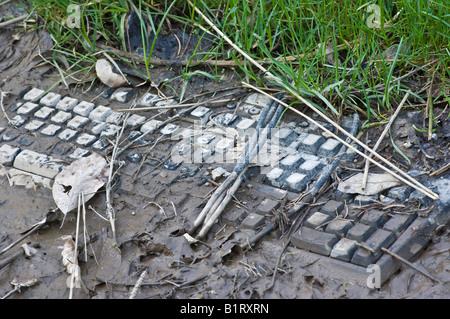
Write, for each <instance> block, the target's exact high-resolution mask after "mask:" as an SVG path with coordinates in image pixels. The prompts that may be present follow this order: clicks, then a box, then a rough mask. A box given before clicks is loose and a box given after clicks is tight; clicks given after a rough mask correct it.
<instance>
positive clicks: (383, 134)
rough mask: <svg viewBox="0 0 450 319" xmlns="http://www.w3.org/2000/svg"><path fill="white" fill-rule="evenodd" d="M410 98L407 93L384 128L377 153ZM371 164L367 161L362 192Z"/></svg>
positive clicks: (375, 148)
mask: <svg viewBox="0 0 450 319" xmlns="http://www.w3.org/2000/svg"><path fill="white" fill-rule="evenodd" d="M408 96H409V92H406V95H405V96H404V97H403V100H402V101H401V102H400V104H399V105H398V107H397V110H395V113H394V114H393V115H392V116H391V118H390V120H389V122H388V123H387V124H386V127H385V128H384V131H383V132H382V133H381V135H380V137H379V138H378V141H377V143H376V144H375V146H374V147H373V148H372V149H373V150H374V151H376V150H377V148H378V146H380V144H381V142H382V141H383V138H384V136H385V135H386V133H387V132H388V131H389V129H390V128H391V125H392V123H394V120H395V119H396V118H397V115H398V113H400V110H401V108H402V107H403V104H405V102H406V99H407V98H408ZM369 157H370V158H372V154H369ZM369 164H370V162H369V161H368V160H367V159H366V166H365V167H364V175H363V180H362V185H361V189H362V190H364V189H365V188H366V184H367V177H368V175H369Z"/></svg>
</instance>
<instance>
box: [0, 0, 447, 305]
mask: <svg viewBox="0 0 450 319" xmlns="http://www.w3.org/2000/svg"><path fill="white" fill-rule="evenodd" d="M2 9H4V6H3V8H2ZM5 14H6V13H5ZM30 43H31V44H32V45H30ZM0 46H1V52H0V68H1V74H2V75H1V80H2V82H1V84H0V86H1V89H2V90H3V91H4V92H10V93H9V96H7V97H6V99H5V101H4V103H5V104H7V103H8V101H10V100H12V99H14V97H15V96H17V95H18V94H19V93H20V92H21V91H23V89H24V88H26V87H31V86H37V87H40V88H48V87H50V86H51V85H53V84H54V83H55V80H56V79H58V74H57V72H55V70H52V68H51V67H49V66H48V65H44V66H39V65H38V63H40V62H42V60H41V59H39V57H38V56H37V53H38V52H39V50H41V52H42V51H45V50H47V49H50V48H51V41H50V40H49V38H48V35H47V34H45V33H44V32H39V33H36V32H34V31H29V32H19V33H15V32H14V30H13V29H12V28H8V29H7V30H2V33H0ZM155 72H157V71H155ZM55 90H56V91H60V92H64V91H65V90H67V89H66V88H65V87H64V86H63V85H62V84H61V85H59V86H57V87H55ZM66 92H67V91H66ZM78 92H79V91H78ZM70 93H71V94H74V93H73V92H70ZM80 94H81V93H80ZM447 113H448V111H447ZM447 113H446V114H447ZM410 114H412V115H410V116H414V113H410ZM416 115H417V114H416ZM447 115H448V114H447ZM1 116H2V119H1V121H0V124H2V125H6V121H5V119H4V118H3V114H2V115H1ZM407 116H408V115H405V117H401V118H400V121H398V122H397V126H396V127H395V126H394V128H393V131H394V133H397V134H398V136H396V137H395V140H396V141H401V140H402V138H403V139H404V141H403V143H402V144H401V145H398V146H399V147H404V151H405V153H407V154H408V155H409V157H410V158H411V159H412V160H413V161H415V162H416V163H417V164H416V169H419V170H427V171H434V170H436V169H437V168H439V167H442V166H443V164H445V163H448V160H449V155H448V147H449V145H448V144H445V143H448V141H449V140H448V122H447V124H446V126H443V128H442V130H441V131H439V132H438V133H437V134H438V137H437V138H436V139H435V140H433V141H434V142H430V144H429V145H422V147H423V148H424V150H425V152H426V154H427V156H425V154H424V153H423V152H420V151H418V149H417V148H408V145H409V144H408V142H411V141H410V140H411V139H415V138H416V137H415V133H414V132H410V131H402V129H401V127H402V123H403V122H402V121H407V120H408V118H407ZM445 116H446V115H442V118H445ZM415 121H416V122H417V123H418V125H419V122H420V115H417V117H416V119H415ZM377 134H379V133H377ZM376 136H377V135H374V138H373V141H372V143H371V144H372V145H373V143H374V142H375V141H376ZM414 141H415V140H414ZM414 141H413V142H414ZM440 143H443V144H440ZM416 145H417V144H416ZM164 147H166V146H164V145H163V146H162V147H161V148H160V149H159V150H158V149H156V150H155V152H158V151H160V152H162V151H163V150H164ZM445 148H447V153H445V152H444V153H445V154H443V151H442V150H445ZM384 152H386V153H389V152H391V150H390V149H389V148H387V149H385V150H384ZM408 152H409V153H408ZM431 157H434V159H432V158H431ZM399 160H400V162H401V159H400V158H399ZM413 167H414V165H413ZM206 168H207V167H204V168H203V170H205V169H206ZM136 169H138V165H135V166H133V165H131V164H130V165H129V166H127V168H126V169H123V170H122V171H121V173H120V176H119V177H118V184H116V186H115V187H114V188H113V189H112V200H113V207H114V210H115V213H116V221H115V225H116V241H114V239H113V237H112V233H111V229H110V224H109V222H108V221H105V220H104V219H102V218H101V217H100V216H99V215H98V214H97V213H96V212H98V213H99V214H101V215H104V212H105V210H106V204H105V191H104V189H103V188H102V189H100V191H99V192H98V194H97V195H96V196H95V197H94V198H93V199H92V200H90V201H89V202H88V203H87V205H86V208H87V210H86V222H85V224H84V223H83V220H82V221H81V226H80V227H81V229H85V230H86V232H87V234H86V237H84V236H83V235H80V236H79V259H80V261H79V265H80V268H81V277H82V280H83V283H84V286H83V288H80V289H75V291H74V294H73V297H74V298H77V299H88V298H98V299H103V298H112V299H123V298H129V296H130V294H131V292H132V290H133V288H134V286H135V285H136V282H137V280H138V279H139V277H140V276H141V274H142V272H143V271H146V275H145V276H144V277H143V282H142V283H141V286H140V288H139V289H138V291H137V294H136V298H205V299H210V298H211V299H214V298H243V299H248V298H276V299H292V298H298V299H300V298H375V299H376V298H448V297H450V290H449V286H448V283H447V284H446V283H445V282H448V279H449V271H450V259H449V252H448V247H449V246H450V238H449V232H448V230H447V229H444V230H443V231H442V233H441V235H440V236H439V237H436V238H433V239H432V241H431V243H430V245H429V246H428V248H427V249H426V250H425V251H424V252H423V254H421V255H420V257H419V258H418V259H417V260H415V261H414V264H415V265H418V266H420V267H423V268H424V269H426V270H427V271H428V272H429V273H430V274H432V275H433V276H435V277H437V278H439V279H440V280H441V281H442V282H444V283H435V282H433V281H431V280H430V279H429V278H427V277H425V276H423V275H422V274H420V273H419V272H417V271H416V270H414V269H411V268H409V267H407V266H402V267H401V269H400V271H399V272H398V273H396V274H395V275H394V276H392V277H391V279H390V280H389V281H388V282H387V283H385V284H384V285H383V286H382V287H381V289H378V290H371V289H368V288H367V287H364V286H361V285H357V284H355V283H354V282H352V281H351V280H350V281H345V282H344V281H339V280H334V279H331V278H321V277H316V276H314V274H313V273H312V272H311V271H310V267H311V266H312V265H311V263H310V262H309V261H305V260H302V258H300V257H299V254H297V252H298V250H296V249H294V248H292V247H289V248H288V249H287V251H286V254H285V255H284V258H283V259H282V261H281V263H280V266H279V270H278V273H277V279H276V281H275V284H274V286H273V287H271V288H269V286H270V283H271V281H272V275H273V269H274V267H275V265H276V263H277V259H278V256H279V254H280V252H281V250H282V248H283V245H284V242H283V240H282V239H280V238H279V232H276V231H275V232H273V233H271V234H269V235H268V236H266V237H265V238H264V239H263V240H261V241H260V243H259V244H258V245H256V246H255V247H254V248H253V250H247V251H245V252H240V251H234V250H233V251H232V252H230V250H231V249H232V248H233V247H234V246H235V244H236V243H237V242H242V240H245V238H246V236H249V234H247V233H246V231H245V230H239V231H237V228H236V227H235V225H233V224H231V223H227V222H225V221H224V220H221V221H220V222H219V223H218V224H217V225H215V226H214V227H213V228H212V230H211V231H210V233H209V235H208V237H207V238H206V239H205V240H204V242H203V243H197V244H193V245H189V244H188V243H187V241H186V240H185V238H184V237H182V236H181V235H182V234H184V233H185V232H186V230H187V229H189V228H190V227H191V226H192V223H193V220H195V218H196V217H197V215H198V214H199V212H200V210H201V208H202V205H204V203H205V202H206V199H205V198H207V195H208V194H210V193H211V191H213V190H214V185H212V184H203V185H200V186H199V185H198V184H197V181H198V179H197V177H196V176H194V177H192V178H185V177H181V178H180V176H179V172H176V171H170V170H164V169H161V168H156V169H154V170H151V171H140V173H139V178H138V179H136V180H133V179H134V176H133V174H134V172H135V171H136ZM171 181H173V182H171ZM247 184H251V181H249V182H248V183H244V184H243V185H242V186H241V188H240V189H239V191H238V192H237V194H236V197H237V199H238V200H239V202H237V201H236V202H234V203H231V204H230V205H229V206H228V207H227V214H233V213H239V212H240V211H242V210H243V208H242V204H244V205H245V206H246V207H247V209H248V210H252V209H253V208H254V207H256V205H257V204H258V203H260V202H261V201H262V200H263V199H264V198H265V196H266V195H265V194H264V193H260V192H258V191H256V190H254V189H252V188H250V187H247ZM155 202H157V203H158V205H160V206H161V207H162V208H163V211H162V210H161V209H160V208H159V207H158V206H156V205H155V204H154V203H155ZM54 208H55V202H54V200H53V198H52V194H51V190H49V189H46V188H42V187H37V188H35V189H26V188H25V187H18V186H14V187H10V185H9V181H8V178H7V177H2V178H1V179H0V249H3V248H5V247H6V246H8V245H9V244H10V243H12V242H13V241H14V240H16V239H17V238H19V237H20V233H21V232H24V231H26V230H27V229H29V228H30V227H32V225H34V224H35V223H37V222H39V221H41V220H42V219H43V218H44V217H45V215H46V213H47V212H48V211H49V210H50V209H54ZM76 217H77V213H76V211H75V212H72V213H69V214H68V215H67V216H66V218H65V221H64V224H62V216H59V218H58V220H56V221H55V222H53V223H51V224H50V225H49V226H48V227H45V228H43V229H41V230H40V231H39V232H38V233H35V234H33V235H31V236H30V237H28V238H27V239H26V240H24V241H23V242H21V243H20V244H19V245H17V246H16V247H15V248H14V249H11V250H10V251H8V253H6V254H3V255H2V256H0V261H1V260H6V259H7V257H8V256H10V255H11V254H13V253H16V252H17V251H20V249H21V248H20V245H21V244H23V243H26V242H28V243H33V244H36V245H38V246H37V248H36V249H37V251H36V253H35V254H34V255H33V256H32V257H25V256H24V255H19V256H18V257H17V258H15V259H14V260H13V261H11V262H9V263H7V264H6V265H4V266H3V267H2V268H1V269H0V296H4V295H6V294H7V293H8V292H9V291H11V290H12V289H13V288H14V287H13V286H12V285H11V284H10V282H11V281H12V280H13V279H14V278H17V280H18V281H19V282H20V281H26V280H29V279H32V278H36V279H38V281H39V283H38V284H37V285H34V286H33V287H30V288H23V289H21V292H20V293H19V292H17V293H15V294H13V295H11V296H10V297H9V298H17V299H29V298H49V299H60V298H68V297H69V289H68V285H67V282H68V278H69V276H68V274H67V272H66V269H65V267H64V266H63V264H62V257H61V251H62V246H63V244H64V240H63V239H62V237H63V236H67V235H71V236H74V235H75V230H76V221H77V218H76ZM84 225H85V227H84ZM85 238H87V241H88V243H87V244H86V245H85ZM85 249H86V250H85Z"/></svg>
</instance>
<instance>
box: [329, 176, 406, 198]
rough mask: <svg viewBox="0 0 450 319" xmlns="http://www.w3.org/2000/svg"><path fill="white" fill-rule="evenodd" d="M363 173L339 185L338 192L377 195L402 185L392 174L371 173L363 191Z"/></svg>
mask: <svg viewBox="0 0 450 319" xmlns="http://www.w3.org/2000/svg"><path fill="white" fill-rule="evenodd" d="M363 176H364V174H363V173H358V174H356V175H354V176H352V177H350V178H349V179H347V180H345V181H343V182H341V183H339V185H338V190H339V191H341V192H343V193H350V194H362V195H375V194H378V193H380V192H382V191H384V190H385V189H389V188H391V187H395V186H399V185H401V182H400V181H399V180H398V179H397V178H395V177H394V176H392V175H391V174H375V173H369V175H368V177H367V183H366V187H365V189H364V190H363V189H362V187H361V186H362V180H363Z"/></svg>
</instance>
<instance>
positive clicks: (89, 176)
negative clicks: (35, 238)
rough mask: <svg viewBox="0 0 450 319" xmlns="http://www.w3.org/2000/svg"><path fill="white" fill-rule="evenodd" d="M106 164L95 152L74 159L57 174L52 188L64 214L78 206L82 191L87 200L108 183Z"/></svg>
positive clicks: (57, 203)
mask: <svg viewBox="0 0 450 319" xmlns="http://www.w3.org/2000/svg"><path fill="white" fill-rule="evenodd" d="M106 164H107V163H106V160H105V159H104V158H103V157H101V156H100V155H99V154H97V153H93V154H92V155H90V156H88V157H82V158H80V159H78V160H76V161H74V162H73V163H72V164H70V165H69V166H66V167H64V168H63V170H62V171H61V172H60V173H59V174H58V175H56V177H55V181H54V183H53V188H52V193H53V199H54V200H55V203H56V205H57V206H58V208H59V209H60V210H61V212H62V213H63V214H64V215H66V214H67V213H68V212H70V211H72V210H73V209H75V208H77V207H78V196H79V195H80V194H81V193H83V194H84V202H87V201H88V200H89V199H91V198H92V197H93V196H94V195H95V193H96V192H97V190H98V189H99V188H100V187H102V186H103V185H104V184H105V183H106V181H107V179H108V178H107V177H108V170H107V167H106ZM82 204H84V203H82Z"/></svg>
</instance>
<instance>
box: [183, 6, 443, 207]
mask: <svg viewBox="0 0 450 319" xmlns="http://www.w3.org/2000/svg"><path fill="white" fill-rule="evenodd" d="M189 4H190V5H191V6H192V7H193V8H194V10H195V11H196V12H197V13H198V14H199V15H200V16H201V17H202V18H203V19H204V20H205V21H206V22H207V23H208V24H209V25H210V26H211V27H212V28H213V29H214V31H216V32H217V33H218V34H219V35H220V36H221V37H222V38H223V39H224V40H225V41H227V42H228V43H229V44H230V45H231V46H232V47H233V48H234V49H236V50H237V51H238V52H239V53H240V54H242V55H243V56H244V57H245V58H246V59H248V60H249V61H250V62H251V63H252V64H253V65H255V66H256V67H257V68H259V69H260V70H261V71H262V72H264V73H265V74H266V77H267V78H270V79H271V80H273V81H275V82H277V83H278V84H280V85H281V86H282V87H283V88H284V89H286V90H287V91H288V92H289V93H290V94H292V95H293V96H295V97H296V98H297V99H299V100H300V101H301V102H302V103H304V104H306V105H307V106H308V107H309V108H310V109H311V110H313V111H314V112H315V113H317V114H318V115H319V116H320V117H322V118H323V119H324V120H325V121H327V122H328V123H330V124H331V125H333V126H334V127H336V128H337V129H338V130H339V131H340V132H342V133H343V134H344V135H346V136H347V137H349V138H351V139H352V140H353V141H354V142H355V143H357V144H358V145H360V146H361V147H363V148H364V149H365V150H367V151H368V152H369V153H371V154H373V155H374V156H375V157H376V158H378V159H379V160H381V161H382V162H384V163H385V164H387V165H388V166H390V167H392V168H393V169H395V170H396V171H398V172H399V173H400V174H401V175H403V176H404V177H405V178H406V179H407V180H406V179H405V178H402V177H400V176H399V175H397V174H396V173H394V172H392V171H391V170H389V169H387V168H386V167H384V166H382V165H381V164H379V163H378V162H376V161H374V160H373V159H372V158H369V156H367V155H366V154H364V153H362V152H360V151H358V150H357V149H356V148H355V147H353V146H351V145H350V144H348V143H346V142H345V141H343V140H342V139H341V138H339V137H338V136H336V135H335V134H333V133H332V132H330V131H328V130H327V129H326V128H325V127H323V126H322V125H320V124H319V123H317V122H316V121H314V120H313V119H311V118H310V117H308V116H306V115H305V114H303V113H302V112H300V111H298V110H296V109H294V108H291V107H289V105H287V104H286V103H284V102H282V101H280V100H278V99H276V98H274V97H272V96H270V95H269V94H267V93H265V92H263V91H261V90H259V89H257V88H256V87H254V86H252V85H250V84H247V83H244V86H247V87H250V88H252V89H254V90H256V91H258V92H260V93H262V94H265V95H267V96H269V97H270V98H272V99H274V100H275V101H277V102H278V103H280V104H281V105H284V106H285V107H286V108H289V109H290V110H292V111H294V112H296V113H297V114H299V115H301V116H302V117H304V118H306V119H308V120H310V121H311V122H313V123H314V124H315V125H317V126H318V127H319V128H321V129H322V130H323V131H325V132H328V133H330V134H331V135H332V136H333V137H334V138H336V139H337V140H339V141H340V142H341V143H343V144H344V145H346V146H347V147H349V148H350V149H351V150H353V151H355V152H356V153H357V154H359V155H361V156H363V157H364V158H366V159H367V160H369V161H370V162H372V163H373V164H375V165H377V166H378V167H380V168H381V169H383V170H384V171H386V172H388V173H389V174H391V175H393V176H395V177H396V178H398V179H399V180H401V181H402V182H404V183H405V184H407V185H409V186H411V187H413V188H415V189H417V190H418V191H420V192H421V193H423V194H425V195H426V196H428V197H430V198H432V199H434V200H438V199H439V196H438V195H437V194H436V193H433V192H432V191H430V190H429V189H428V188H426V187H425V186H423V185H422V184H420V183H419V182H418V181H416V180H415V179H414V178H412V177H410V176H409V175H408V174H406V173H404V172H403V171H401V170H400V169H398V168H397V167H396V166H395V165H393V164H392V163H390V162H388V161H387V160H386V159H384V158H383V157H381V156H380V155H378V154H377V153H376V152H375V151H373V150H372V149H371V148H369V147H368V146H367V145H365V144H364V143H362V142H361V141H359V140H358V139H357V138H355V137H354V136H352V135H351V134H349V133H348V132H347V131H346V130H344V129H343V128H341V127H340V126H339V125H337V124H336V123H335V122H333V121H332V120H330V119H329V118H328V117H327V116H326V115H325V114H323V113H322V112H320V111H319V110H317V109H316V108H315V107H314V106H313V105H312V104H311V103H309V102H308V101H307V100H305V99H304V98H303V97H302V96H300V95H299V94H298V93H297V92H295V91H293V90H290V89H289V88H287V87H285V85H284V83H283V81H282V80H281V79H279V78H277V77H276V76H274V75H273V74H272V73H270V72H269V71H268V70H267V69H266V68H264V67H263V66H262V65H260V64H259V63H258V62H256V61H255V60H254V59H253V58H252V57H250V56H249V55H248V54H247V53H245V52H244V51H243V50H241V48H239V47H238V46H237V45H236V44H234V43H233V41H231V40H230V39H229V38H228V37H227V36H226V35H225V34H224V33H223V32H222V31H220V30H219V29H218V28H217V27H216V26H215V25H214V24H213V23H212V22H211V20H209V19H208V18H207V17H206V16H205V15H204V14H203V13H202V12H201V11H200V10H199V9H198V8H197V7H195V6H194V5H193V4H192V2H191V1H190V0H189ZM408 180H409V181H408Z"/></svg>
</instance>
